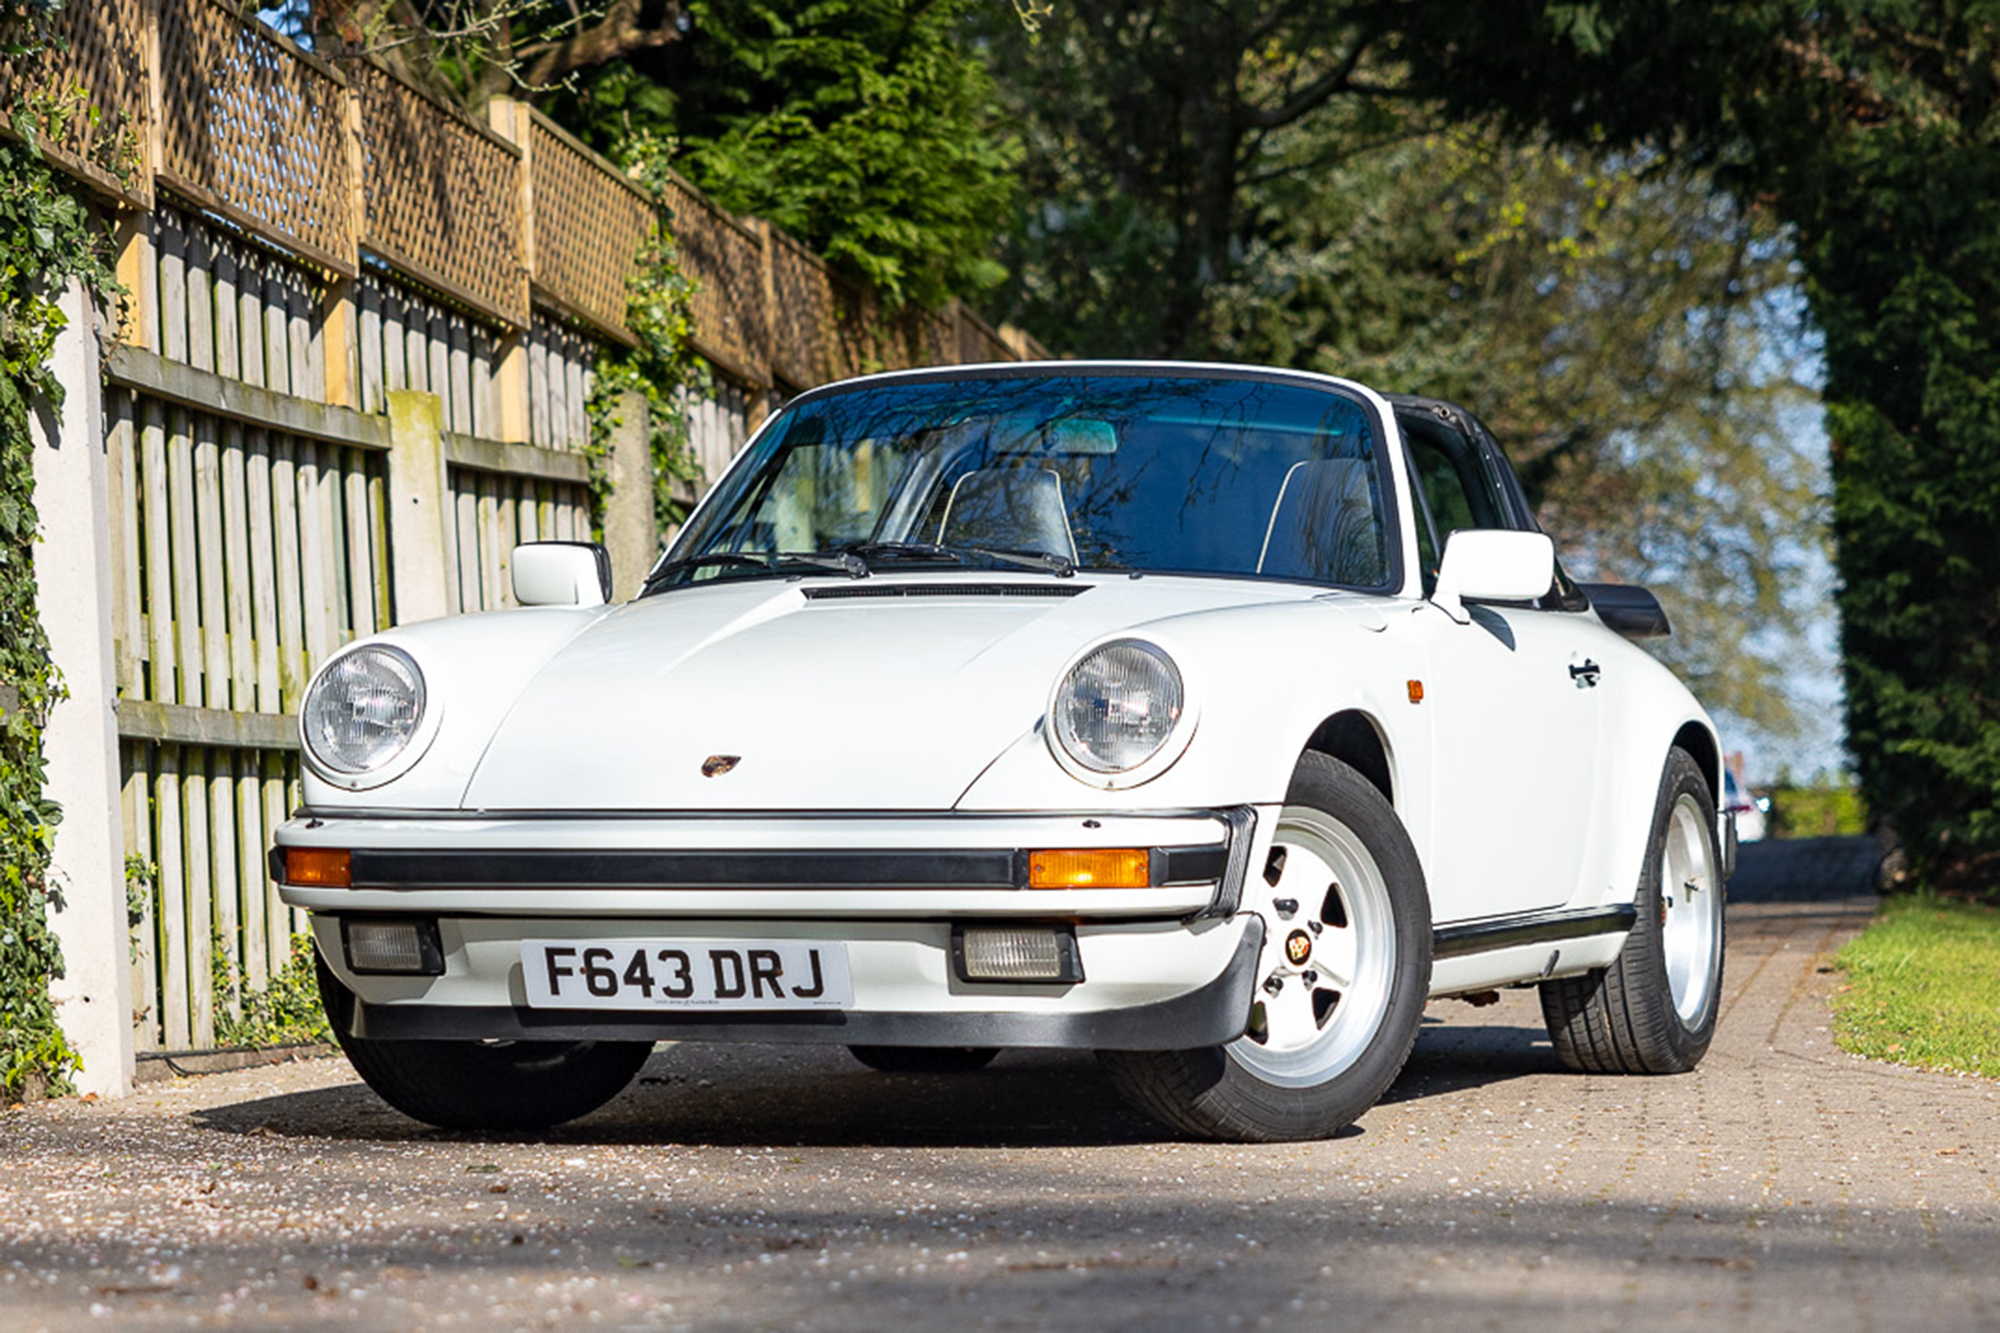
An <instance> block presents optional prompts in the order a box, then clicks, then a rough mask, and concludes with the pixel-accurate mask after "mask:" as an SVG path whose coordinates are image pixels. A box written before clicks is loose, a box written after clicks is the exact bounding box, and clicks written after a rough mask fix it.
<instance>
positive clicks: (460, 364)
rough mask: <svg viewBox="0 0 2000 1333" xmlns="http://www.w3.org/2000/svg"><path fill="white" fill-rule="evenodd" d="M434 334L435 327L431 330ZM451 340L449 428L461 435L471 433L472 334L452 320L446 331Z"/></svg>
mask: <svg viewBox="0 0 2000 1333" xmlns="http://www.w3.org/2000/svg"><path fill="white" fill-rule="evenodd" d="M432 332H433V334H435V332H436V328H435V326H433V329H432ZM446 333H447V335H448V336H449V337H450V339H451V346H450V348H449V352H450V362H451V371H450V374H451V428H452V429H453V430H455V431H457V432H458V433H459V434H461V435H470V434H472V433H473V419H472V418H473V413H472V333H471V331H470V330H469V329H467V328H466V326H465V321H464V320H462V319H454V320H453V321H452V322H451V327H450V328H449V329H448V330H446Z"/></svg>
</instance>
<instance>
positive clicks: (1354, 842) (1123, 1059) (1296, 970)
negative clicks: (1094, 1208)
mask: <svg viewBox="0 0 2000 1333" xmlns="http://www.w3.org/2000/svg"><path fill="white" fill-rule="evenodd" d="M1259 870H1260V868H1257V867H1253V868H1252V870H1251V873H1250V875H1249V876H1248V882H1247V883H1246V884H1245V885H1244V887H1243V908H1242V910H1245V911H1251V912H1256V913H1258V914H1259V915H1261V916H1262V917H1263V918H1264V921H1265V931H1264V954H1263V956H1262V958H1260V959H1259V961H1258V968H1259V989H1258V991H1257V993H1256V994H1257V1001H1256V1003H1255V1004H1253V1005H1252V1006H1251V1013H1250V1023H1249V1030H1248V1031H1247V1032H1246V1034H1245V1035H1244V1036H1242V1037H1240V1038H1238V1039H1237V1040H1235V1041H1233V1042H1231V1043H1229V1044H1228V1045H1226V1046H1211V1047H1205V1048H1201V1049H1197V1050H1185V1051H1104V1052H1100V1053H1099V1057H1098V1058H1099V1059H1100V1060H1101V1061H1102V1062H1103V1064H1104V1066H1105V1068H1106V1070H1107V1071H1108V1072H1109V1073H1110V1075H1111V1079H1112V1082H1113V1083H1114V1084H1115V1085H1116V1086H1117V1087H1118V1089H1119V1091H1120V1092H1122V1093H1123V1094H1124V1095H1125V1096H1126V1097H1127V1098H1128V1099H1130V1100H1131V1101H1132V1102H1133V1103H1135V1104H1136V1105H1137V1106H1139V1107H1140V1108H1141V1109H1142V1110H1144V1111H1146V1112H1147V1113H1148V1114H1150V1115H1152V1116H1154V1117H1155V1118H1156V1119H1158V1120H1161V1121H1163V1122H1164V1123H1166V1124H1168V1125H1170V1126H1172V1127H1173V1128H1175V1129H1178V1130H1181V1131H1183V1132H1185V1133H1188V1134H1192V1135H1196V1136H1198V1137H1201V1138H1209V1139H1222V1140H1228V1141H1233V1142H1240V1143H1273V1142H1281V1141H1285V1140H1292V1139H1314V1138H1324V1137H1326V1136H1327V1135H1330V1134H1333V1133H1336V1132H1338V1131H1339V1130H1342V1129H1344V1128H1346V1127H1347V1126H1348V1125H1350V1124H1352V1123H1353V1122H1354V1121H1356V1120H1358V1119H1359V1118H1360V1117H1361V1116H1362V1115H1363V1114H1364V1113H1365V1112H1366V1111H1367V1110H1368V1109H1369V1108H1370V1107H1372V1106H1373V1105H1375V1103H1376V1102H1377V1101H1378V1100H1379V1099H1380V1098H1381V1096H1382V1094H1383V1093H1384V1092H1386V1091H1388V1089H1389V1085H1390V1084H1391V1083H1393V1082H1395V1079H1396V1075H1397V1074H1399V1073H1401V1072H1402V1068H1403V1063H1404V1061H1406V1060H1407V1059H1408V1058H1409V1055H1410V1048H1411V1046H1412V1045H1414V1044H1415V1042H1416V1038H1417V1025H1418V1023H1419V1022H1420V1021H1421V1020H1422V1018H1423V1012H1424V1001H1425V999H1426V997H1427V994H1428V992H1429V989H1430V977H1431V914H1430V898H1429V895H1428V893H1427V892H1426V890H1425V888H1424V874H1423V867H1422V866H1421V865H1420V864H1419V863H1418V861H1417V854H1416V849H1415V848H1413V847H1412V846H1411V845H1410V839H1409V835H1408V834H1407V833H1405V832H1404V830H1403V825H1402V822H1401V821H1400V820H1398V819H1397V818H1396V812H1395V810H1394V808H1393V807H1391V806H1390V804H1389V802H1388V801H1387V799H1385V798H1384V797H1383V795H1382V793H1381V792H1379V791H1377V790H1376V789H1375V787H1374V786H1373V784H1371V783H1370V782H1369V781H1368V780H1367V779H1366V778H1364V777H1362V776H1361V774H1360V773H1358V772H1356V771H1355V770H1354V769H1352V768H1350V767H1348V766H1347V765H1346V764H1343V763H1340V762H1338V761H1336V760H1333V759H1329V758H1327V757H1326V756H1324V755H1320V754H1307V755H1305V756H1304V757H1303V758H1301V759H1300V761H1299V766H1298V769H1297V771H1296V772H1294V774H1293V776H1292V784H1291V788H1290V790H1289V791H1287V792H1286V794H1285V806H1284V810H1283V812H1282V813H1281V814H1280V815H1279V817H1278V828H1277V833H1276V835H1275V839H1274V842H1273V846H1272V852H1271V855H1270V857H1269V859H1268V860H1267V861H1266V863H1265V865H1264V866H1263V867H1261V872H1262V873H1259ZM1300 943H1303V946H1304V948H1305V950H1306V951H1307V952H1306V953H1305V956H1304V958H1303V960H1302V961H1301V960H1297V959H1295V958H1294V957H1292V956H1288V953H1287V950H1288V948H1289V947H1292V946H1295V945H1299V944H1300Z"/></svg>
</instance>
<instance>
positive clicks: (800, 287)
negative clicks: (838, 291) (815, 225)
mask: <svg viewBox="0 0 2000 1333" xmlns="http://www.w3.org/2000/svg"><path fill="white" fill-rule="evenodd" d="M765 234H766V235H767V236H768V237H769V238H770V245H771V294H772V303H771V370H772V373H773V374H775V375H776V376H777V377H778V378H779V379H781V380H784V381H786V382H787V383H790V384H797V385H813V384H822V383H825V382H826V381H827V380H830V379H834V378H837V377H838V375H839V370H838V368H837V366H836V364H835V358H834V355H833V342H832V340H831V339H830V338H829V337H828V333H829V331H830V330H832V329H833V328H834V326H835V325H836V324H837V323H838V321H839V317H840V315H839V308H838V305H837V303H836V301H835V298H834V289H833V275H832V274H831V273H829V272H828V271H827V267H826V264H825V262H824V261H823V260H821V259H820V257H819V256H818V255H815V254H814V253H812V251H810V250H808V249H806V248H805V247H804V246H803V245H800V244H799V243H798V242H797V241H795V240H793V239H792V238H791V237H789V236H787V235H785V234H784V233H783V232H781V231H777V230H775V229H772V230H768V231H767V232H766V233H765Z"/></svg>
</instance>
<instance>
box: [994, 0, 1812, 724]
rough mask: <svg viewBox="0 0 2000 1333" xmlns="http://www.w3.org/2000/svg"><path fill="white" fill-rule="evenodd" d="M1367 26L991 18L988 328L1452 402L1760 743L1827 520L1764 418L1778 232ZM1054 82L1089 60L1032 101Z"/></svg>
mask: <svg viewBox="0 0 2000 1333" xmlns="http://www.w3.org/2000/svg"><path fill="white" fill-rule="evenodd" d="M1383 12H1384V7H1382V6H1375V5H1368V4H1348V5H1332V6H1320V7H1317V8H1314V9H1312V10H1311V11H1310V12H1304V11H1299V12H1295V11H1294V10H1293V9H1292V8H1291V7H1288V6H1285V5H1283V4H1271V5H1255V4H1251V3H1248V0H1242V2H1241V3H1236V4H1232V5H1225V6H1222V7H1220V9H1218V7H1217V6H1214V5H1201V6H1195V5H1188V4H1179V5H1170V6H1163V7H1157V8H1155V9H1153V10H1150V11H1148V12H1147V13H1146V14H1145V15H1143V16H1127V15H1124V14H1123V13H1122V12H1121V11H1118V10H1117V9H1115V7H1113V6H1110V5H1108V4H1101V3H1096V2H1095V0H1091V2H1089V3H1081V4H1078V5H1074V6H1072V5H1062V6H1059V7H1058V8H1057V11H1056V13H1055V15H1054V16H1053V17H1051V18H1050V19H1049V20H1048V21H1047V23H1046V24H1045V26H1044V30H1043V37H1042V39H1041V41H1040V42H1039V43H1037V42H1034V41H1032V40H1029V39H1028V38H1027V37H1025V36H1022V35H1019V34H1013V33H1007V32H1004V31H998V30H996V32H995V33H994V36H993V39H992V43H993V50H994V52H995V60H994V66H995V69H996V74H997V76H998V77H999V78H1001V79H1002V81H1003V91H1004V93H1005V95H1006V97H1007V99H1008V102H1009V104H1010V105H1011V106H1012V107H1013V108H1014V109H1015V113H1016V116H1017V118H1018V121H1019V124H1020V126H1021V129H1022V133H1023V135H1024V138H1025V141H1026V143H1027V145H1028V154H1029V156H1028V166H1027V176H1028V181H1029V188H1028V196H1029V201H1030V202H1029V203H1028V205H1027V209H1026V212H1025V215H1024V217H1023V220H1022V222H1021V224H1020V225H1019V227H1018V228H1017V231H1016V234H1015V236H1014V237H1013V238H1012V240H1011V241H1010V244H1009V245H1008V247H1007V248H1006V250H1005V252H1004V253H1005V256H1006V258H1007V259H1008V260H1009V262H1010V263H1011V264H1012V266H1013V268H1014V276H1013V279H1012V281H1011V283H1010V286H1009V288H1008V294H1009V295H1010V296H1011V298H1012V307H1011V309H1010V310H1009V311H1008V314H1009V316H1010V317H1011V318H1013V319H1014V320H1016V321H1017V322H1019V323H1021V324H1023V325H1024V326H1025V327H1027V328H1029V329H1030V330H1031V331H1032V332H1034V333H1036V334H1037V335H1038V336H1039V337H1040V338H1041V339H1042V340H1043V341H1044V342H1046V343H1048V344H1050V345H1051V346H1053V347H1056V348H1058V349H1059V350H1063V351H1069V352H1079V353H1085V354H1100V355H1112V356H1119V355H1146V354H1162V355H1193V356H1213V357H1220V358H1223V359H1229V360H1245V361H1257V362H1267V363H1275V364H1280V365H1294V366H1300V367H1305V368H1310V369H1316V370H1323V371H1329V372H1332V373H1336V374H1345V375H1350V376H1354V377H1356V378H1360V379H1363V380H1366V381H1368V382H1371V383H1375V384H1380V385H1385V386H1388V387H1391V388H1398V389H1406V390H1413V391H1422V392H1429V393H1434V394H1438V395H1441V396H1445V397H1451V398H1455V399H1457V400H1459V401H1462V402H1464V403H1466V404H1467V405H1468V406H1471V407H1473V408H1474V409H1475V410H1477V411H1479V412H1480V413H1481V414H1482V416H1484V417H1485V418H1486V419H1487V420H1488V424H1489V425H1491V426H1492V427H1493V428H1494V430H1495V431H1496V433H1497V434H1498V435H1499V436H1500V437H1501V439H1502V441H1503V442H1504V443H1505V444H1506V446H1507V448H1508V451H1509V454H1510V456H1511V457H1512V458H1513V459H1514V460H1515V461H1516V463H1517V465H1519V466H1520V467H1521V470H1522V473H1523V479H1524V482H1525V483H1526V485H1527V487H1528V489H1529V490H1530V493H1531V497H1532V498H1533V499H1534V500H1535V501H1536V502H1537V503H1538V506H1539V508H1540V510H1541V513H1542V515H1543V518H1544V521H1545V522H1546V523H1547V525H1548V526H1549V527H1550V529H1551V531H1553V532H1555V533H1556V534H1557V536H1558V539H1559V540H1560V541H1561V542H1562V544H1563V547H1564V551H1565V558H1566V559H1567V560H1570V561H1571V562H1573V563H1574V564H1576V565H1577V566H1578V567H1579V570H1580V571H1581V572H1583V573H1586V574H1592V575H1596V576H1598V577H1606V578H1612V579H1619V580H1626V581H1635V582H1647V583H1652V584H1656V585H1660V590H1661V592H1662V595H1663V596H1664V597H1665V599H1666V600H1667V602H1668V604H1669V609H1670V612H1671V613H1672V615H1673V618H1674V620H1675V623H1676V624H1677V626H1678V627H1679V629H1678V632H1677V634H1676V635H1675V637H1674V638H1673V639H1671V640H1669V641H1667V643H1666V644H1665V645H1663V654H1664V655H1666V656H1668V657H1669V658H1670V659H1671V660H1672V661H1673V663H1674V665H1675V666H1676V667H1678V668H1679V669H1680V670H1681V671H1682V672H1683V673H1684V674H1685V675H1687V676H1688V677H1689V678H1690V680H1691V682H1692V683H1693V684H1694V685H1695V687H1696V688H1697V689H1698V690H1699V691H1701V693H1702V694H1703V697H1704V698H1706V699H1708V700H1710V701H1711V703H1712V704H1713V705H1715V706H1716V707H1718V708H1719V709H1721V710H1723V711H1725V712H1726V713H1727V714H1730V715H1732V719H1733V720H1737V721H1740V722H1741V723H1742V724H1743V725H1746V726H1749V727H1753V728H1755V729H1758V730H1761V731H1764V732H1766V733H1768V734H1771V735H1774V736H1782V735H1784V734H1786V733H1787V732H1788V731H1789V730H1790V729H1791V727H1792V726H1793V724H1794V723H1795V722H1796V721H1797V720H1798V719H1797V718H1796V717H1795V716H1794V714H1793V713H1792V710H1791V708H1790V706H1789V702H1788V700H1789V694H1788V692H1787V691H1786V690H1785V689H1784V687H1783V686H1784V677H1785V674H1786V672H1787V671H1788V670H1789V669H1791V668H1793V667H1795V666H1796V665H1797V664H1798V662H1799V661H1800V659H1801V658H1802V657H1803V656H1804V655H1805V654H1806V653H1807V652H1808V651H1809V649H1808V648H1807V647H1806V644H1805V635H1804V630H1805V628H1806V627H1807V625H1808V624H1809V623H1810V622H1811V621H1812V620H1813V618H1814V616H1815V615H1816V614H1818V611H1819V608H1817V607H1816V606H1814V605H1813V604H1812V603H1811V600H1810V593H1811V589H1810V588H1809V587H1808V586H1807V579H1806V574H1807V571H1808V570H1809V569H1811V568H1812V567H1813V565H1814V562H1815V560H1816V559H1817V558H1819V547H1820V543H1821V541H1822V540H1823V536H1822V534H1823V532H1824V519H1823V514H1822V505H1821V494H1822V492H1823V489H1824V488H1823V484H1822V479H1821V477H1820V469H1819V467H1818V465H1817V463H1816V460H1814V459H1812V458H1810V457H1808V456H1805V455H1804V454H1803V453H1802V452H1801V451H1800V449H1799V447H1798V446H1797V445H1796V444H1795V443H1794V441H1793V431H1792V430H1790V429H1788V427H1789V426H1791V425H1792V424H1793V423H1792V421H1790V420H1789V419H1788V418H1787V415H1786V414H1787V412H1788V411H1792V410H1793V409H1798V410H1800V411H1803V410H1805V405H1806V402H1807V400H1808V397H1809V395H1808V393H1807V391H1806V389H1805V388H1804V387H1803V386H1802V385H1801V383H1800V376H1801V374H1803V373H1804V371H1805V366H1804V365H1803V363H1802V361H1801V358H1800V355H1799V351H1800V347H1799V340H1798V337H1797V330H1796V328H1795V327H1793V325H1794V324H1795V322H1796V319H1795V309H1794V307H1795V304H1796V303H1795V302H1790V301H1789V300H1788V298H1790V296H1791V294H1792V292H1793V283H1794V281H1795V277H1796V273H1795V269H1794V267H1793V265H1792V263H1791V258H1790V251H1789V247H1788V244H1787V237H1786V236H1785V234H1784V233H1783V232H1782V230H1781V229H1780V228H1779V227H1778V226H1777V225H1776V223H1775V221H1774V220H1773V219H1772V218H1771V216H1770V215H1769V213H1768V211H1767V210H1761V209H1757V208H1752V207H1741V206H1738V205H1737V204H1736V203H1735V202H1734V201H1733V200H1731V199H1730V198H1729V197H1727V196H1726V195H1721V194H1719V193H1718V191H1717V190H1716V189H1715V187H1714V184H1713V182H1712V180H1710V179H1709V178H1708V177H1707V176H1705V175H1703V174H1701V173H1700V172H1698V171H1695V170H1692V169H1689V168H1686V167H1683V166H1680V165H1678V164H1676V163H1674V162H1671V161H1669V160H1667V159H1666V158H1665V157H1664V156H1663V155H1662V154H1660V153H1658V152H1657V151H1654V152H1630V151H1628V152H1623V153H1614V152H1612V151H1610V150H1609V149H1608V148H1606V147H1603V146H1599V147H1596V148H1588V149H1584V150H1580V151H1559V150H1556V149H1553V148H1547V147H1543V146H1540V145H1538V144H1537V143H1535V142H1533V139H1532V136H1521V137H1516V138H1515V139H1513V140H1511V141H1510V140H1508V139H1506V138H1504V137H1502V136H1499V135H1497V134H1495V133H1493V132H1492V131H1490V130H1489V129H1484V128H1482V127H1481V126H1480V125H1479V124H1478V123H1477V122H1474V121H1468V120H1466V119H1465V118H1464V117H1453V116H1451V115H1448V114H1447V113H1446V111H1445V110H1444V108H1443V106H1442V104H1441V103H1440V102H1439V101H1438V100H1437V99H1435V98H1427V97H1423V96H1420V95H1419V92H1420V90H1419V89H1418V88H1417V87H1416V86H1415V85H1414V84H1413V83H1412V82H1411V80H1410V77H1409V74H1408V71H1407V68H1406V67H1405V66H1404V65H1403V64H1402V63H1401V62H1400V61H1399V60H1398V59H1397V53H1398V51H1399V50H1400V46H1401V43H1400V39H1398V38H1395V35H1394V34H1393V33H1392V32H1390V31H1389V30H1388V28H1387V27H1386V21H1385V19H1384V17H1383ZM1211 28H1212V29H1213V30H1212V31H1211ZM1290 42H1300V43H1303V44H1304V50H1303V51H1302V52H1294V51H1292V50H1291V49H1290V48H1289V47H1288V46H1287V43H1290ZM1162 44H1164V46H1165V49H1166V52H1167V54H1166V57H1165V59H1164V60H1163V61H1160V62H1156V61H1155V60H1154V52H1155V50H1156V48H1158V47H1160V46H1161V45H1162ZM1077 69H1088V70H1092V71H1102V72H1103V77H1099V78H1092V79H1091V80H1089V81H1087V83H1085V85H1084V86H1083V87H1080V88H1076V89H1074V91H1073V92H1060V91H1059V90H1060V89H1062V88H1063V87H1064V86H1065V84H1067V83H1073V82H1075V80H1074V79H1073V71H1075V70H1077ZM1232 123H1233V124H1234V126H1235V129H1233V130H1232V129H1231V128H1230V125H1231V124H1232ZM1204 164H1207V166H1208V167H1210V168H1213V169H1212V170H1204ZM1203 219H1208V220H1210V223H1212V224H1213V225H1223V224H1224V223H1226V226H1225V227H1224V230H1222V231H1221V232H1219V233H1210V232H1206V231H1204V230H1203V227H1204V226H1205V225H1209V224H1204V223H1203V222H1202V220H1203ZM1751 627H1755V630H1756V632H1755V633H1752V632H1751Z"/></svg>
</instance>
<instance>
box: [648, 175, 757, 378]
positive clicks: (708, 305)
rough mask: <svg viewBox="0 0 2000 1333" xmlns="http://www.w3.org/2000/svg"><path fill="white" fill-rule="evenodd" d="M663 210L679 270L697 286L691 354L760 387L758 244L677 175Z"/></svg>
mask: <svg viewBox="0 0 2000 1333" xmlns="http://www.w3.org/2000/svg"><path fill="white" fill-rule="evenodd" d="M667 206H668V209H669V211H670V212H671V213H672V215H673V219H672V223H671V226H672V228H673V234H674V243H675V245H677V246H678V247H679V248H680V257H681V267H682V268H683V269H684V270H686V272H687V274H688V275H689V276H690V277H692V278H694V279H695V281H696V283H697V284H698V285H697V290H696V292H695V297H694V326H695V347H696V349H697V350H698V351H700V352H701V354H702V355H703V356H705V357H707V358H708V359H709V360H711V361H713V362H715V363H716V364H717V365H719V366H721V367H722V368H723V369H724V370H726V371H728V372H729V373H731V374H733V375H736V376H739V377H741V378H743V379H746V380H750V381H752V382H754V383H759V384H761V383H763V382H764V381H765V380H766V379H767V378H768V371H769V367H768V365H767V364H766V359H765V358H766V349H767V348H768V347H769V345H770V334H769V327H770V324H769V316H768V314H767V312H766V310H765V305H764V245H763V241H762V239H761V238H760V237H759V236H758V235H757V233H756V232H754V231H752V230H751V229H750V228H748V227H746V226H744V225H743V224H742V223H741V222H738V221H737V220H736V219H735V218H733V217H731V216H730V215H729V214H728V213H726V212H724V211H723V210H722V209H720V208H718V207H716V205H714V204H712V203H710V202H709V201H708V200H707V199H706V198H704V197H703V196H702V195H701V193H700V192H699V191H697V190H696V189H695V188H694V186H692V185H690V184H688V183H687V182H686V181H685V180H682V179H681V178H680V177H679V176H673V177H671V178H670V182H669V184H668V187H667Z"/></svg>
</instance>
